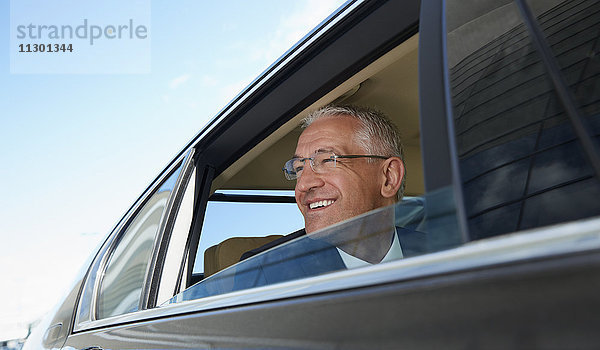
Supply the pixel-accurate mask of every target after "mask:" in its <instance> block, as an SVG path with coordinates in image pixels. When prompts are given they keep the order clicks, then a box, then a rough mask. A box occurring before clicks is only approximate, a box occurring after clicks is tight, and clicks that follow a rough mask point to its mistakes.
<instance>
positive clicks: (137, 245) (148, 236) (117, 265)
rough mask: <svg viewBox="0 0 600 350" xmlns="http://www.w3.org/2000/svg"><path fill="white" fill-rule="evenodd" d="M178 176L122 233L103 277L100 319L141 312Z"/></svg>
mask: <svg viewBox="0 0 600 350" xmlns="http://www.w3.org/2000/svg"><path fill="white" fill-rule="evenodd" d="M178 174H179V169H178V170H177V171H175V172H174V173H173V174H171V176H170V177H169V178H168V179H167V180H165V182H164V183H163V184H162V186H161V187H160V188H159V189H158V190H157V191H156V193H154V194H153V195H152V196H151V197H150V199H148V201H147V202H146V203H145V204H144V206H143V207H142V209H141V210H140V211H139V212H138V213H137V214H136V216H135V218H134V219H133V221H131V222H130V223H129V225H128V226H127V228H126V229H125V232H123V233H122V234H121V237H120V238H119V241H118V242H117V247H116V248H115V250H114V251H113V252H112V254H111V256H110V258H109V260H108V262H107V266H106V269H105V271H104V275H103V276H102V280H101V284H100V293H99V295H98V301H97V303H98V304H97V318H98V319H102V318H106V317H110V316H116V315H121V314H124V313H128V312H133V311H136V310H138V308H139V303H140V298H141V293H142V288H143V284H144V278H145V276H146V273H147V267H148V264H149V262H150V256H151V254H152V249H153V247H154V241H155V236H156V234H157V232H158V227H159V224H160V219H161V217H162V214H163V212H164V209H165V208H166V205H167V201H168V198H169V195H170V194H171V191H172V190H173V187H174V185H175V181H176V179H177V176H178Z"/></svg>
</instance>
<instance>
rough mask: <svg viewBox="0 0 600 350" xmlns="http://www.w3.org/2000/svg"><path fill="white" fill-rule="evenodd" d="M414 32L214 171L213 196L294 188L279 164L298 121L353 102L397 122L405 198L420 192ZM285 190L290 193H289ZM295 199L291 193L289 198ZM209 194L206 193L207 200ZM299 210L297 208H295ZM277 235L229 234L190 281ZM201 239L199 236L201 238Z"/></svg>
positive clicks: (291, 151) (289, 153)
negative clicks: (403, 167)
mask: <svg viewBox="0 0 600 350" xmlns="http://www.w3.org/2000/svg"><path fill="white" fill-rule="evenodd" d="M417 62H418V34H416V35H414V36H413V37H411V38H410V39H408V40H406V41H405V42H403V43H402V44H401V45H399V46H397V47H395V48H394V49H392V50H390V51H389V52H388V53H386V54H385V55H383V56H381V57H380V58H379V59H377V60H376V61H374V62H373V63H371V64H370V65H368V66H367V67H365V68H364V69H362V70H361V71H360V72H358V73H357V74H355V75H354V76H352V77H351V78H350V79H348V80H347V81H345V82H344V83H342V84H340V85H339V86H338V87H337V88H335V89H334V90H332V91H330V92H329V93H328V94H326V95H325V96H323V97H322V98H320V99H319V100H317V101H316V102H314V103H313V104H312V105H310V106H309V107H308V108H306V109H305V110H304V111H302V112H301V113H299V114H298V115H296V116H294V117H292V118H291V119H290V120H289V121H288V122H287V123H285V124H284V125H283V126H282V127H280V128H279V129H278V130H276V131H275V132H273V133H272V134H271V135H269V136H268V137H267V138H265V139H264V140H263V141H262V142H260V143H259V144H258V145H257V146H255V147H254V148H253V149H251V150H250V151H249V152H247V153H246V154H245V155H243V156H242V157H240V158H239V159H238V160H237V161H236V162H234V163H233V164H232V165H231V166H230V167H228V168H227V169H226V170H224V171H223V172H222V173H220V174H218V175H217V176H216V177H215V179H214V180H213V183H212V188H211V194H213V198H214V196H215V193H217V194H216V195H218V194H219V192H218V191H227V190H235V191H246V190H253V191H257V190H258V191H265V190H269V191H272V190H288V191H293V190H294V186H295V182H294V181H289V180H286V179H285V177H284V176H283V174H282V170H281V169H282V166H283V164H284V162H285V161H286V160H288V159H289V158H290V157H291V156H292V155H293V154H294V150H295V148H296V142H297V140H298V137H299V136H300V134H301V132H302V130H301V128H300V123H301V121H302V119H303V118H304V117H305V116H306V115H308V114H309V113H310V112H311V111H313V110H315V109H317V108H320V107H322V106H325V105H328V104H351V105H361V106H369V107H373V108H376V109H378V110H380V111H382V112H384V113H385V114H386V115H387V116H388V117H389V118H390V119H392V121H393V122H394V123H395V124H396V126H397V127H398V129H399V130H400V133H401V136H402V142H403V146H404V157H405V163H406V168H407V170H406V173H407V180H406V181H407V182H406V190H405V197H415V196H421V195H423V194H424V192H425V190H424V180H423V165H422V161H421V148H420V132H419V107H418V103H419V96H418V69H417ZM288 193H289V192H288ZM288 199H289V200H291V202H293V198H292V197H288ZM210 200H211V198H209V201H210ZM298 215H300V213H298ZM279 237H281V235H269V236H268V237H229V238H227V239H226V240H224V241H222V242H221V243H219V244H217V245H214V246H211V247H210V248H208V249H206V251H205V252H201V251H198V254H199V255H202V256H204V274H203V276H195V278H193V279H192V281H191V283H190V285H191V284H193V283H195V282H197V281H198V280H200V279H201V278H204V277H208V276H210V275H212V274H214V273H215V272H218V271H220V270H222V269H224V268H226V267H228V266H230V265H232V264H234V263H236V262H238V261H240V256H241V255H242V254H243V253H244V252H247V251H249V250H252V249H255V248H257V247H260V246H262V245H264V244H266V243H269V242H271V241H273V240H275V239H277V238H279ZM200 239H202V238H200Z"/></svg>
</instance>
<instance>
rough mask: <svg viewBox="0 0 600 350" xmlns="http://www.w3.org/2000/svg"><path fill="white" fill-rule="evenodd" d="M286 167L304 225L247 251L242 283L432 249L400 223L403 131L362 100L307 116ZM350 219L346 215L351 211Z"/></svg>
mask: <svg viewBox="0 0 600 350" xmlns="http://www.w3.org/2000/svg"><path fill="white" fill-rule="evenodd" d="M303 128H304V131H303V133H302V134H301V136H300V138H299V139H298V144H297V147H296V151H295V154H294V156H293V158H292V159H290V160H289V161H287V162H286V163H285V166H284V169H283V170H284V174H285V176H286V177H287V178H288V179H289V180H295V181H296V187H295V197H296V203H297V205H298V208H299V209H300V211H301V213H302V215H303V216H304V221H305V230H301V231H298V232H295V233H293V234H291V235H288V236H286V237H283V238H281V239H279V240H276V241H274V242H272V243H270V244H267V245H265V246H263V247H260V248H257V249H255V250H252V251H250V252H247V253H245V254H244V255H243V256H242V260H244V259H246V258H248V257H250V256H252V255H256V254H258V253H260V252H263V251H265V250H269V249H270V248H272V247H274V246H277V245H281V244H282V243H285V242H287V241H291V240H292V239H295V238H298V237H300V236H303V235H304V234H306V235H307V237H304V238H302V239H297V240H294V241H292V242H289V243H287V244H285V245H282V246H280V247H277V248H276V249H273V250H270V251H269V252H267V253H265V254H262V255H260V256H257V257H255V258H254V259H250V260H248V261H247V262H246V263H243V264H240V265H239V266H238V270H237V272H236V280H237V281H236V288H235V289H242V288H249V287H252V286H257V285H264V284H271V283H276V282H282V281H287V280H291V279H296V278H301V277H308V276H313V275H318V274H321V273H325V272H329V271H333V270H339V269H344V268H354V267H360V266H364V265H369V264H376V263H380V262H384V261H389V260H395V259H399V258H402V257H404V256H410V255H416V254H419V253H422V252H424V251H425V250H426V241H425V237H424V234H423V233H421V232H417V231H413V230H409V229H405V228H399V227H395V226H394V223H393V222H394V218H393V216H394V208H393V207H389V208H387V209H381V210H379V211H376V212H374V213H370V214H366V215H364V216H363V217H362V218H359V219H357V218H356V217H357V216H359V215H362V214H364V213H367V212H371V211H373V210H375V209H377V208H381V207H387V206H391V205H392V204H394V203H395V202H396V201H398V200H399V199H401V198H402V195H403V192H404V186H405V185H404V184H405V166H404V161H403V152H402V146H401V143H400V136H399V133H398V131H397V129H396V128H395V126H394V125H393V124H392V123H391V122H390V121H389V120H388V119H387V117H385V116H384V115H383V114H382V113H380V112H378V111H375V110H372V109H369V108H364V107H355V106H326V107H324V108H321V109H319V110H317V111H315V112H313V113H311V114H310V115H309V116H308V117H307V118H306V119H305V120H304V123H303ZM352 218H354V219H353V220H349V221H346V220H348V219H352Z"/></svg>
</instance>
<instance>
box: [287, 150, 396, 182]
mask: <svg viewBox="0 0 600 350" xmlns="http://www.w3.org/2000/svg"><path fill="white" fill-rule="evenodd" d="M323 153H331V154H332V156H330V157H329V158H325V159H333V160H334V161H335V165H334V168H335V167H337V160H338V159H356V158H377V159H389V158H392V157H394V156H380V155H375V154H343V155H337V154H335V152H333V151H323V152H315V153H314V154H313V155H312V157H306V158H299V157H294V158H292V159H290V160H288V161H286V162H285V164H284V165H283V169H282V170H283V174H284V175H285V178H286V179H288V180H290V181H293V180H297V179H299V178H300V176H302V175H300V176H297V174H296V172H294V174H292V173H291V172H289V171H288V170H287V164H293V162H294V161H298V160H299V161H301V162H302V163H303V164H306V161H307V160H308V161H309V162H308V163H309V164H310V168H311V169H312V171H314V172H315V173H317V174H322V173H323V171H317V170H315V157H316V156H317V155H319V154H323ZM325 159H324V160H325ZM321 165H322V163H321V164H320V165H319V166H317V169H319V168H320V167H321ZM290 168H291V166H290Z"/></svg>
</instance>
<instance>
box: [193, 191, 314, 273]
mask: <svg viewBox="0 0 600 350" xmlns="http://www.w3.org/2000/svg"><path fill="white" fill-rule="evenodd" d="M217 194H223V195H242V196H250V197H252V196H272V197H288V198H290V200H291V201H293V198H294V192H293V191H218V192H217ZM303 226H304V222H303V220H302V215H300V212H299V211H298V207H297V206H296V203H295V202H291V203H266V202H251V201H246V202H244V201H235V202H234V201H227V200H226V199H224V200H222V201H213V200H210V199H209V202H208V204H207V208H206V214H205V218H204V224H203V227H202V236H201V238H200V242H199V244H198V249H197V254H196V260H195V262H194V269H193V274H194V275H195V276H196V278H201V277H202V275H203V274H204V272H205V266H204V260H205V255H206V254H205V253H206V250H207V249H209V248H210V247H213V246H215V245H217V244H219V243H221V242H223V241H225V240H226V239H228V238H232V237H264V236H273V235H286V234H288V233H291V232H294V231H297V230H299V229H301V228H302V227H303ZM237 261H239V257H238V259H237V260H236V262H237Z"/></svg>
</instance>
